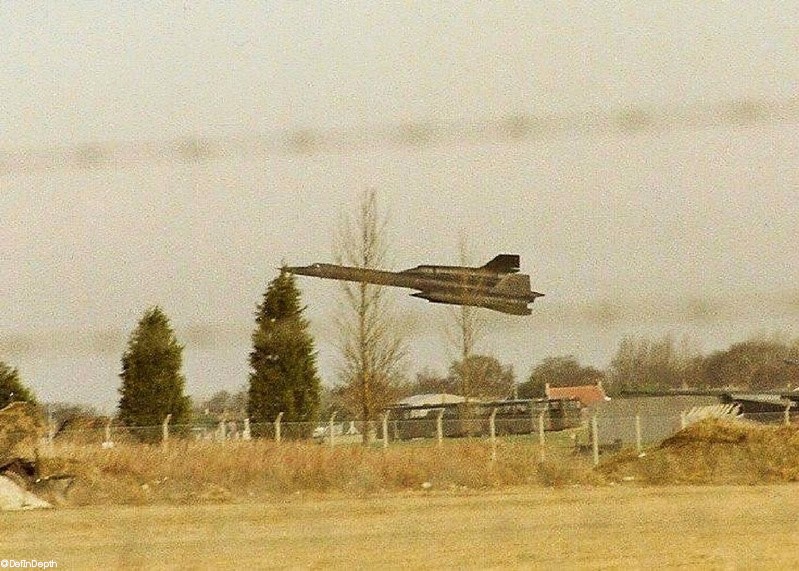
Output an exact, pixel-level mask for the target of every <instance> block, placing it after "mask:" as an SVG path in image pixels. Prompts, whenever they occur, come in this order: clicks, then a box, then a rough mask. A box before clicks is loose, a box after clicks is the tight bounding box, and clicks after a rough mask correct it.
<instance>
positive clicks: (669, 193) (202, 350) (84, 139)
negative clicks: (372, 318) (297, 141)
mask: <svg viewBox="0 0 799 571" xmlns="http://www.w3.org/2000/svg"><path fill="white" fill-rule="evenodd" d="M754 6H755V5H754V3H752V4H746V5H745V7H744V5H743V4H741V3H726V2H703V3H695V2H668V3H666V2H662V3H661V2H659V3H641V2H607V3H600V2H584V3H574V2H572V3H562V2H551V3H547V2H536V3H519V4H518V5H513V4H510V3H502V4H500V3H484V2H473V3H466V2H452V3H433V2H429V3H418V4H413V5H412V4H409V3H398V2H395V3H375V2H348V3H346V4H342V3H338V2H313V3H305V2H261V3H255V2H246V3H245V2H241V3H236V2H228V3H218V2H212V3H207V4H206V3H196V2H191V1H184V2H169V3H145V2H141V3H118V2H70V3H40V4H39V5H38V7H34V6H31V5H29V4H28V3H24V2H5V3H2V4H0V25H1V26H2V30H3V33H2V37H0V111H1V112H0V153H2V154H0V157H2V159H3V160H2V161H0V189H1V190H2V192H1V193H0V215H2V218H3V220H4V223H3V224H2V226H0V243H2V250H0V252H2V262H3V263H2V266H0V268H1V269H0V272H2V273H1V274H0V283H2V284H3V286H2V287H3V292H2V293H3V295H2V304H3V306H2V311H0V359H3V360H5V361H6V362H8V363H9V364H11V365H14V366H18V367H19V368H20V372H21V374H22V376H23V379H24V381H25V382H26V383H28V384H29V385H30V386H32V387H33V389H34V390H35V391H36V392H37V394H39V395H40V397H41V398H42V399H43V400H67V401H86V402H91V403H94V404H97V405H98V406H101V407H104V408H106V409H110V408H112V407H113V406H114V404H115V401H116V398H117V395H116V390H117V387H118V385H119V379H118V377H117V373H118V369H119V359H120V356H121V351H122V350H123V348H124V342H125V338H126V336H127V335H128V333H129V332H130V330H131V329H132V328H133V327H134V326H135V323H136V321H137V320H138V318H139V317H140V316H141V314H142V313H143V311H144V310H145V309H146V308H147V307H148V306H150V305H153V304H159V305H161V306H162V307H163V308H164V310H165V311H166V312H167V314H168V315H169V316H170V317H171V318H172V320H173V323H174V324H175V325H176V327H177V330H178V334H179V336H181V341H182V342H184V343H185V344H186V355H185V358H186V375H187V379H188V390H189V392H190V393H193V394H209V393H210V392H213V391H214V390H216V389H222V388H224V389H228V390H231V389H236V388H238V387H240V386H243V385H244V384H245V383H246V374H247V367H246V359H247V351H248V346H249V331H250V329H251V328H252V315H253V311H254V308H255V305H256V304H257V303H258V301H259V299H260V296H261V295H262V293H263V291H264V289H265V287H266V284H267V283H268V281H269V280H270V279H272V278H273V277H274V276H275V270H274V268H275V267H276V266H279V265H280V263H281V261H285V262H287V263H290V264H305V263H310V262H314V261H328V260H330V258H331V255H332V246H333V244H332V237H333V234H334V232H335V227H336V225H337V223H338V221H339V220H340V217H341V215H342V214H343V213H345V212H347V210H348V209H351V208H352V205H353V203H354V200H355V197H356V195H357V193H358V192H359V191H361V190H363V189H365V188H367V187H373V188H376V189H377V190H378V193H379V200H380V201H381V203H382V204H383V206H384V207H385V208H386V209H387V211H388V212H389V213H390V216H391V226H390V232H391V239H392V242H391V243H392V251H391V259H392V264H391V265H392V266H393V267H394V268H395V269H400V268H403V267H410V266H414V265H417V264H420V263H443V264H446V263H457V240H458V236H459V235H460V234H462V233H463V234H466V235H467V236H468V238H469V242H470V243H471V250H472V253H473V255H474V257H475V261H476V262H479V263H483V262H484V261H486V260H488V259H490V258H491V257H493V256H494V255H495V254H497V253H519V254H521V256H522V269H523V271H525V272H527V273H530V275H531V280H532V284H533V289H534V290H537V291H542V292H544V293H546V294H547V295H546V297H544V298H542V299H540V300H539V301H538V302H536V304H535V305H534V308H533V309H534V312H533V315H532V316H531V317H527V318H519V317H514V316H503V315H498V314H496V315H495V314H492V315H490V316H489V318H488V324H487V327H486V329H485V333H484V336H483V341H482V343H481V345H480V346H479V347H478V349H480V350H482V351H484V352H490V353H493V354H496V355H497V356H498V357H499V358H500V359H501V360H503V362H507V363H511V364H513V365H514V368H515V370H516V373H517V375H518V376H519V377H521V378H524V377H526V376H527V375H528V374H529V371H530V368H531V367H532V366H534V365H535V364H536V363H537V362H538V361H540V359H542V358H544V357H546V356H551V355H559V354H574V355H576V356H577V357H578V358H580V359H581V360H582V361H583V362H586V363H590V364H594V365H597V366H601V367H604V366H606V365H607V363H608V361H609V359H610V358H611V357H612V354H613V351H614V349H615V347H616V345H617V343H618V341H619V340H620V339H621V338H622V337H623V336H625V335H662V334H665V333H669V332H671V333H673V334H675V335H677V336H681V335H689V336H691V337H692V338H694V339H695V340H696V341H697V343H698V344H699V345H700V346H701V347H702V348H703V350H706V351H709V350H714V349H718V348H723V347H726V346H727V345H728V344H729V343H732V342H735V341H739V340H742V339H745V338H746V337H748V336H750V335H752V334H756V333H770V332H773V331H783V332H786V333H787V334H789V335H791V336H796V335H799V327H798V326H797V319H798V318H799V285H798V284H799V268H798V267H797V261H799V249H798V248H797V240H796V238H797V228H798V227H799V130H797V124H796V118H797V109H799V104H798V103H797V101H799V99H798V98H799V10H798V8H799V3H798V2H774V3H762V4H760V3H759V4H758V6H757V7H754ZM742 102H743V103H744V104H746V105H750V104H751V105H772V106H776V108H777V109H778V110H780V111H779V112H778V113H776V114H773V113H772V114H768V113H766V114H765V115H758V114H756V113H755V114H754V115H751V114H750V115H745V116H744V119H746V120H737V119H736V117H737V118H738V119H740V113H739V115H735V113H734V111H735V110H736V109H738V111H740V110H741V109H742V108H743V109H744V111H746V110H747V109H749V108H748V107H746V105H743V107H742ZM631 109H635V110H638V109H644V110H646V112H647V113H648V114H649V115H648V117H649V119H651V120H652V121H653V122H654V123H653V124H657V126H656V127H652V126H651V125H650V127H651V128H650V127H647V126H646V125H647V124H648V123H645V124H644V128H640V129H638V130H635V129H631V130H624V129H622V130H619V129H616V130H614V129H606V128H604V127H603V125H605V124H607V123H608V122H610V123H612V122H613V119H614V117H615V118H618V117H620V116H622V117H623V116H625V113H629V111H630V110H631ZM725 109H727V110H728V111H729V110H730V109H732V111H731V112H730V113H732V114H731V115H730V114H728V115H724V110H725ZM719 110H721V111H719ZM719 113H720V115H719ZM685 114H687V115H689V116H691V117H693V119H690V120H686V119H685V118H684V115H685ZM509 117H526V118H531V121H533V123H532V124H533V125H535V118H541V117H545V118H550V120H552V121H554V122H555V123H556V124H558V125H560V126H561V127H560V128H559V130H557V129H556V132H551V131H546V130H544V131H542V132H540V133H537V132H536V131H535V130H533V131H532V135H530V136H525V137H521V138H518V139H509V138H507V137H506V138H503V137H499V136H496V129H495V128H494V127H497V126H498V127H497V128H500V130H501V127H502V125H507V119H508V118H509ZM553 117H554V119H551V118H553ZM592 117H596V118H597V119H596V121H594V120H593V119H591V118H592ZM586 118H587V119H586ZM409 125H410V126H417V127H418V126H420V125H421V126H435V127H436V128H438V129H440V130H441V132H444V133H448V135H447V136H446V137H443V138H442V139H440V140H439V139H436V138H435V137H433V139H432V140H431V141H429V142H428V144H419V145H416V144H411V143H412V140H411V139H412V137H411V139H408V136H409V135H408V133H409V132H410V131H408V126H409ZM570 125H571V127H570ZM470 126H471V127H474V126H476V127H474V128H473V129H472V130H471V131H469V133H470V134H469V136H466V135H464V132H465V131H464V129H465V130H466V131H468V130H469V128H470ZM492 126H493V127H492ZM403 129H405V131H403ZM284 133H311V134H322V135H320V136H324V134H326V133H338V135H337V136H338V137H339V138H340V139H339V140H340V141H344V143H343V144H336V145H334V146H332V147H330V146H327V147H326V146H324V145H322V146H319V147H316V148H311V149H310V151H309V152H304V153H296V152H292V150H291V148H289V147H288V146H287V145H288V143H286V140H285V138H284V135H283V134H284ZM397 133H399V134H400V135H402V133H405V135H404V136H405V137H406V138H405V139H402V137H400V138H399V139H397ZM528 134H529V133H528ZM198 138H202V139H205V140H207V141H210V142H211V143H212V144H213V145H216V149H217V150H218V151H219V153H218V154H216V155H212V156H209V157H205V158H203V157H200V159H201V160H196V161H195V160H186V157H185V156H184V155H181V154H180V149H181V148H182V147H181V146H180V145H181V143H180V142H181V141H183V142H184V143H185V142H187V141H188V142H191V141H193V140H196V139H198ZM239 140H245V141H253V140H255V141H261V142H262V143H264V142H265V147H264V146H261V147H256V148H253V147H252V146H250V147H246V145H245V147H246V148H245V147H241V146H236V145H235V144H234V142H235V141H239ZM398 140H399V141H400V143H399V144H398V143H397V141H398ZM403 140H404V141H405V142H406V143H407V144H404V143H402V142H401V141H403ZM176 141H177V143H176ZM408 141H411V142H408ZM176 145H177V147H176ZM270 145H271V146H270ZM281 145H282V146H281ZM87 149H90V150H91V149H94V150H95V151H92V152H99V151H96V150H97V149H100V150H103V149H104V151H103V152H107V153H110V154H111V155H113V159H112V160H109V161H106V162H103V161H100V162H95V163H92V162H91V161H88V162H85V161H84V162H81V160H83V159H85V158H86V156H87ZM131 149H132V150H131ZM176 149H177V150H176ZM306 150H308V149H306ZM37 157H38V158H37ZM42 157H44V159H42ZM76 157H77V158H76ZM37 161H38V162H37ZM42 161H43V162H42ZM299 283H300V286H301V288H302V291H303V299H304V302H305V303H306V304H307V305H308V310H307V315H308V317H309V319H310V320H311V322H312V325H313V329H314V332H315V334H316V336H317V341H318V347H319V362H320V367H321V372H322V375H323V377H324V378H325V380H326V381H327V382H332V381H333V380H334V379H335V362H336V354H335V351H334V349H333V346H332V342H333V341H334V337H333V334H332V333H331V331H330V328H329V327H328V326H327V325H326V324H327V323H328V322H329V320H330V317H331V315H332V313H333V311H334V309H335V303H336V299H337V297H336V294H337V291H338V290H337V287H336V284H335V283H332V282H324V281H321V280H320V281H314V280H312V279H311V278H301V281H300V282H299ZM407 293H408V292H407V291H405V290H397V291H396V292H393V293H392V297H393V298H394V299H395V300H396V307H397V309H398V311H399V312H400V314H401V316H402V319H401V320H400V322H401V323H402V324H403V327H405V328H406V329H407V332H408V335H409V340H410V343H411V348H412V358H411V362H410V364H409V371H410V372H411V373H413V372H415V371H416V370H419V369H421V368H424V367H431V368H434V369H438V370H439V371H442V372H443V371H444V370H445V368H446V367H447V365H448V363H449V360H450V357H451V354H450V353H449V352H448V349H447V347H446V342H445V339H444V336H443V335H442V334H441V329H442V326H441V322H442V321H443V320H444V319H445V317H446V314H447V311H446V308H442V307H438V306H432V305H428V304H426V302H423V301H421V300H417V299H411V298H409V297H408V296H407Z"/></svg>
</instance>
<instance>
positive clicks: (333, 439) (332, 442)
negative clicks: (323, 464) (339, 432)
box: [328, 411, 337, 448]
mask: <svg viewBox="0 0 799 571" xmlns="http://www.w3.org/2000/svg"><path fill="white" fill-rule="evenodd" d="M336 413H337V411H333V414H331V415H330V422H329V423H328V430H329V431H330V447H331V448H333V446H335V445H336V437H335V435H334V434H333V421H335V420H336Z"/></svg>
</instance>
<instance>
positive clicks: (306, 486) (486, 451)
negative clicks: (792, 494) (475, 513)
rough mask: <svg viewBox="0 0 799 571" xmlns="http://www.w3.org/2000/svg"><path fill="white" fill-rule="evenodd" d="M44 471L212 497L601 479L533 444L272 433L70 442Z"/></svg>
mask: <svg viewBox="0 0 799 571" xmlns="http://www.w3.org/2000/svg"><path fill="white" fill-rule="evenodd" d="M42 469H43V471H47V472H53V473H56V472H65V471H68V472H70V473H74V474H76V476H77V478H76V480H75V483H74V485H73V488H72V489H71V491H70V495H69V498H70V502H71V503H73V504H76V505H91V504H118V503H122V504H146V503H203V502H218V501H228V500H247V499H264V498H269V497H274V496H282V495H288V494H295V493H305V492H309V493H345V494H353V495H361V494H371V493H379V492H384V491H385V492H391V491H404V490H445V491H447V490H474V489H494V488H503V487H510V486H520V485H522V486H523V485H533V486H540V485H546V486H558V485H566V484H572V483H586V484H595V483H600V482H601V481H602V478H601V476H599V475H597V474H596V473H595V472H594V471H593V470H592V468H591V464H590V461H589V460H587V459H586V458H583V457H574V456H572V455H570V454H568V453H566V452H563V454H562V456H559V457H557V458H556V457H555V456H554V452H553V455H552V456H551V458H550V460H549V461H547V462H546V463H539V462H538V455H537V454H536V453H535V448H534V447H531V446H530V444H529V443H515V442H508V443H502V444H501V445H500V446H499V450H498V459H497V460H496V461H492V460H491V449H490V447H489V446H487V445H486V443H485V442H481V441H466V440H464V441H457V442H447V443H446V445H445V446H444V447H443V448H438V447H436V446H432V445H426V444H419V445H408V446H402V447H399V446H398V447H395V448H389V449H387V450H382V449H377V448H364V447H362V446H339V447H336V448H330V447H327V446H323V445H318V444H313V443H299V442H284V443H281V444H276V443H274V442H271V441H263V440H256V441H250V442H246V441H241V442H229V443H226V444H225V445H222V446H220V445H219V444H218V443H213V442H197V441H185V442H179V441H178V442H172V443H170V446H169V448H168V449H166V450H164V449H162V448H160V447H158V446H151V445H146V444H138V445H123V446H117V447H114V448H110V449H100V448H98V447H96V446H94V447H87V446H82V445H78V446H72V447H62V448H61V449H60V451H59V457H57V458H49V459H45V461H44V462H43V463H42Z"/></svg>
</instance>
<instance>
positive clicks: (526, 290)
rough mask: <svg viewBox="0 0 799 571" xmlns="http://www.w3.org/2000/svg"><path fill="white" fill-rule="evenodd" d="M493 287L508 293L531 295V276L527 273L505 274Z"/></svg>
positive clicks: (500, 291)
mask: <svg viewBox="0 0 799 571" xmlns="http://www.w3.org/2000/svg"><path fill="white" fill-rule="evenodd" d="M493 289H494V291H496V292H499V293H503V294H507V295H518V296H527V295H530V276H528V275H527V274H517V275H511V276H505V277H504V278H502V279H501V280H499V283H498V284H497V285H495V286H494V288H493Z"/></svg>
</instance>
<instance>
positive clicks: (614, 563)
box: [0, 485, 799, 569]
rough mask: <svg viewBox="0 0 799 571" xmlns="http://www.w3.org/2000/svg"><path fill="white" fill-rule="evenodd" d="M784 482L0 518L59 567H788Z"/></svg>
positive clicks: (11, 543)
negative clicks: (764, 484) (761, 484)
mask: <svg viewBox="0 0 799 571" xmlns="http://www.w3.org/2000/svg"><path fill="white" fill-rule="evenodd" d="M797 491H799V490H797V487H796V486H795V485H772V486H718V487H713V488H708V487H695V486H680V487H664V488H660V487H659V488H644V487H638V486H635V487H633V486H568V487H565V488H559V489H550V488H546V489H545V488H535V487H524V488H522V489H506V490H502V491H501V492H496V491H491V490H486V491H469V492H435V491H434V492H431V493H423V492H398V493H387V494H373V495H370V496H369V497H365V498H355V497H343V496H341V495H338V494H329V495H325V496H324V497H321V498H320V497H314V496H310V495H307V494H300V495H297V496H294V495H293V496H289V497H286V498H275V499H274V500H272V501H265V502H247V503H229V504H224V505H189V506H171V505H148V506H139V507H135V508H131V507H127V506H92V507H82V508H72V509H61V510H49V511H43V512H38V513H34V512H10V513H4V514H3V518H2V519H3V532H2V533H1V534H0V553H2V557H3V558H8V559H31V558H34V557H35V558H36V559H37V560H40V561H47V560H51V559H52V560H55V561H56V562H57V563H58V569H62V568H63V569H178V568H179V569H264V568H270V569H277V568H280V569H462V568H465V569H517V568H518V569H796V568H797V566H798V565H799V549H797V539H796V514H797V511H799V494H797Z"/></svg>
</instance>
